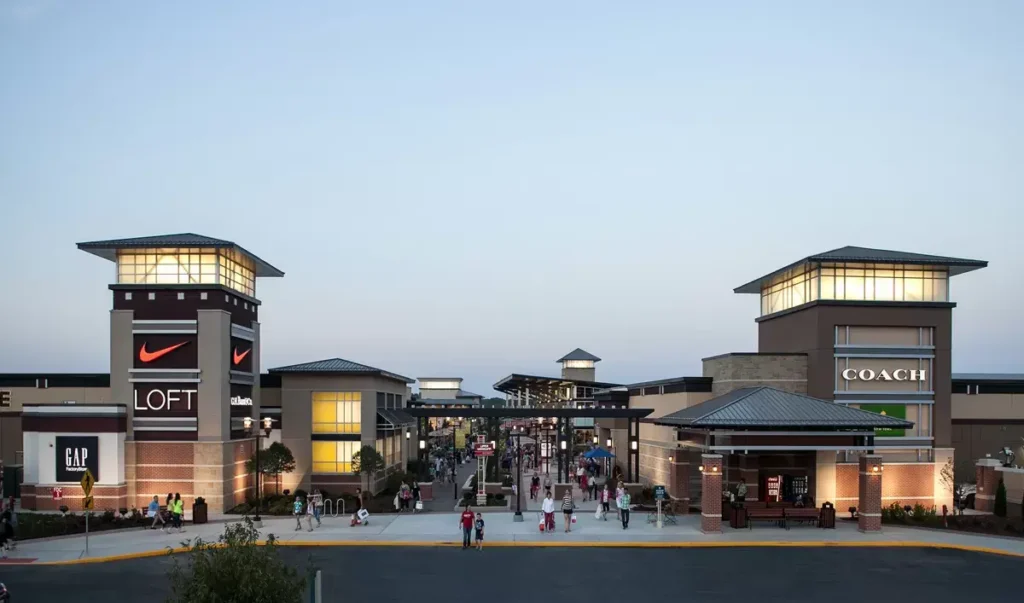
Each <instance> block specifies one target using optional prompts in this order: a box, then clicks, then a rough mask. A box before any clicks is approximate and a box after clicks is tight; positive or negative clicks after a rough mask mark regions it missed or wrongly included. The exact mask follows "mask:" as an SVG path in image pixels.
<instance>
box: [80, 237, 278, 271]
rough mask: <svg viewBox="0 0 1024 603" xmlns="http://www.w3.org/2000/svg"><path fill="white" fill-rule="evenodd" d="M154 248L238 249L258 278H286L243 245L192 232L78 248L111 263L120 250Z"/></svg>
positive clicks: (87, 245) (88, 243)
mask: <svg viewBox="0 0 1024 603" xmlns="http://www.w3.org/2000/svg"><path fill="white" fill-rule="evenodd" d="M152 247H199V248H206V249H236V250H238V251H239V252H241V253H243V254H245V255H246V256H248V257H249V259H251V260H252V261H253V263H254V264H256V276H260V277H263V276H284V272H281V271H280V270H278V269H277V268H274V267H273V266H271V265H270V264H269V263H267V262H265V261H263V260H261V259H260V258H259V257H257V256H256V255H255V254H253V253H250V252H249V251H246V250H245V248H243V247H242V246H241V245H238V244H237V243H234V242H232V241H225V240H223V239H215V238H213V237H207V236H204V235H198V234H195V233H192V232H183V233H179V234H169V235H156V236H152V237H135V238H131V239H108V240H106V241H89V242H86V243H79V244H78V248H79V249H81V250H82V251H86V252H88V253H91V254H93V255H95V256H98V257H101V258H103V259H105V260H110V261H111V262H113V261H116V260H117V251H118V250H119V249H147V248H152Z"/></svg>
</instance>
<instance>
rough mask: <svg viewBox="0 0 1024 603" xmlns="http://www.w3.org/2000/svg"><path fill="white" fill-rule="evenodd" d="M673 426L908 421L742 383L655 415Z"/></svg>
mask: <svg viewBox="0 0 1024 603" xmlns="http://www.w3.org/2000/svg"><path fill="white" fill-rule="evenodd" d="M650 421H651V422H653V423H656V424H658V425H672V426H676V427H697V428H716V427H732V428H736V427H824V428H843V429H873V428H876V427H884V428H909V427H913V426H914V424H913V423H912V422H910V421H905V420H903V419H897V418H894V417H889V416H886V415H882V414H877V413H873V412H868V411H866V410H860V409H859V408H851V407H849V406H844V405H842V404H836V403H835V402H829V401H828V400H821V399H818V398H812V397H810V396H805V395H802V394H794V393H790V392H784V391H782V390H779V389H775V388H773V387H744V388H740V389H736V390H733V391H731V392H729V393H727V394H724V395H721V396H718V397H717V398H712V399H710V400H708V401H706V402H702V403H700V404H695V405H694V406H691V407H689V408H684V409H683V410H680V411H677V412H674V413H672V414H669V415H665V416H664V417H660V418H658V419H651V420H650Z"/></svg>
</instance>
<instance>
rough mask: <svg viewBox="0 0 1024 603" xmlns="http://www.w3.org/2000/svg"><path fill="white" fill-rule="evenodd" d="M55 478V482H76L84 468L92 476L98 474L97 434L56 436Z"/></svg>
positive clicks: (97, 477) (98, 444)
mask: <svg viewBox="0 0 1024 603" xmlns="http://www.w3.org/2000/svg"><path fill="white" fill-rule="evenodd" d="M54 446H55V447H56V454H55V455H54V456H55V457H56V458H55V461H56V472H55V474H56V478H57V482H72V483H78V482H79V481H81V479H82V476H83V475H85V470H86V469H88V470H89V471H91V472H92V474H93V477H95V478H96V479H99V475H100V439H99V437H97V436H57V437H56V442H55V443H54Z"/></svg>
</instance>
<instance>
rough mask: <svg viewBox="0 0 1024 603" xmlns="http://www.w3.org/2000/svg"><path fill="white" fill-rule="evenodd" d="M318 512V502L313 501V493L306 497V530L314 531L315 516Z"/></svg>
mask: <svg viewBox="0 0 1024 603" xmlns="http://www.w3.org/2000/svg"><path fill="white" fill-rule="evenodd" d="M315 514H316V503H315V502H313V495H312V494H310V495H309V496H307V497H306V531H307V532H312V531H313V516H314V515H315Z"/></svg>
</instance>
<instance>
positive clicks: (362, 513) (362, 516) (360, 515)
mask: <svg viewBox="0 0 1024 603" xmlns="http://www.w3.org/2000/svg"><path fill="white" fill-rule="evenodd" d="M369 517H370V512H369V511H367V510H366V509H359V510H358V511H356V519H358V520H359V521H366V520H367V518H369Z"/></svg>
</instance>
